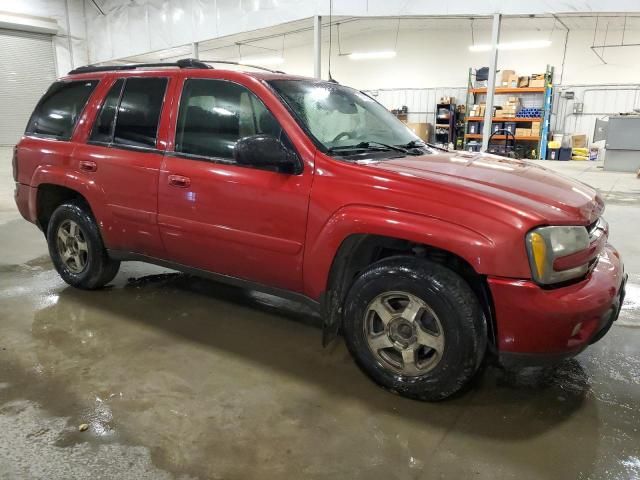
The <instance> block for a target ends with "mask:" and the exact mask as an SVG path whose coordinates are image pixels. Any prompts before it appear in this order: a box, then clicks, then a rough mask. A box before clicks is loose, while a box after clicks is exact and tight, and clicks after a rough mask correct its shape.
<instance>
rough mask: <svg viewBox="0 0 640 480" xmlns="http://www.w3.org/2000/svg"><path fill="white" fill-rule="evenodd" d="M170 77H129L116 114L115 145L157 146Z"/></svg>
mask: <svg viewBox="0 0 640 480" xmlns="http://www.w3.org/2000/svg"><path fill="white" fill-rule="evenodd" d="M166 88H167V79H166V78H127V79H126V82H125V85H124V92H123V93H122V98H121V100H120V105H119V106H118V109H117V113H116V126H115V129H114V136H113V143H115V144H117V145H130V146H134V147H150V148H154V147H155V146H156V135H157V133H158V122H159V120H160V111H161V110H162V101H163V99H164V92H165V90H166Z"/></svg>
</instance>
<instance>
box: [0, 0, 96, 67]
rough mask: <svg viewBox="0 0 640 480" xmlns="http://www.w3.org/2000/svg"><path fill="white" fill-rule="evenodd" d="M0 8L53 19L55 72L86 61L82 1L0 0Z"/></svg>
mask: <svg viewBox="0 0 640 480" xmlns="http://www.w3.org/2000/svg"><path fill="white" fill-rule="evenodd" d="M0 11H2V12H9V13H15V14H21V15H33V16H37V17H47V18H51V19H53V20H55V21H56V23H57V25H58V34H57V35H56V36H54V39H53V42H54V45H55V52H56V66H57V70H58V74H59V75H62V74H64V73H66V72H68V71H69V70H71V68H72V66H74V67H77V66H80V65H86V64H87V63H89V58H88V56H87V42H86V28H85V15H84V0H29V1H26V0H22V1H18V0H0ZM67 11H68V13H69V22H68V23H69V27H70V28H69V29H68V28H67ZM68 30H70V31H68ZM69 38H70V39H71V46H70V45H69ZM71 52H73V54H72V53H71Z"/></svg>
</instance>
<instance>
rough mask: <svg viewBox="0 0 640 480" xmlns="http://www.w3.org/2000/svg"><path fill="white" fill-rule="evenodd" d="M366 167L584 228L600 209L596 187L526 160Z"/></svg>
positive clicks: (465, 157)
mask: <svg viewBox="0 0 640 480" xmlns="http://www.w3.org/2000/svg"><path fill="white" fill-rule="evenodd" d="M369 166H371V167H373V168H377V169H380V170H385V171H389V172H395V173H398V174H401V175H403V176H404V177H415V178H419V179H424V180H430V181H436V182H439V183H446V184H450V185H451V186H455V187H456V188H461V189H467V190H469V189H470V190H473V191H475V192H476V193H479V194H481V195H482V196H484V197H492V199H493V200H498V201H499V202H501V203H503V204H505V206H509V207H512V208H513V207H515V208H523V209H526V210H527V211H529V212H531V213H533V212H536V213H537V214H538V215H540V216H541V218H542V219H544V220H547V221H549V222H561V223H574V224H589V223H592V222H593V221H595V220H596V219H597V218H598V217H599V216H600V215H601V213H602V210H603V209H604V203H603V201H602V198H601V197H600V196H599V195H598V193H597V191H596V190H595V189H593V188H591V187H589V186H588V185H585V184H584V183H582V182H578V181H576V180H573V179H571V178H568V177H565V176H563V175H561V174H558V173H556V172H554V171H552V170H549V169H546V168H543V167H541V166H539V165H536V164H535V163H533V162H530V161H523V160H513V159H509V158H505V157H499V156H496V155H490V154H480V153H469V152H456V153H453V152H442V153H440V152H438V153H433V154H426V155H420V156H411V157H402V158H398V159H387V160H384V161H381V162H372V163H370V164H369Z"/></svg>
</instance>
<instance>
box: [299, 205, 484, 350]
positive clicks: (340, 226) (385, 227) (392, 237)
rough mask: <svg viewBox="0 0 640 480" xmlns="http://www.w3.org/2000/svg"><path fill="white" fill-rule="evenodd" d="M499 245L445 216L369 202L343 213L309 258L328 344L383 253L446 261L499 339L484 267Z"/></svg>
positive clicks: (327, 228) (308, 277)
mask: <svg viewBox="0 0 640 480" xmlns="http://www.w3.org/2000/svg"><path fill="white" fill-rule="evenodd" d="M336 237H338V240H337V241H336ZM493 248H494V245H493V242H492V241H491V240H490V239H488V238H486V237H483V236H482V235H480V234H478V233H476V232H474V231H472V230H469V229H467V228H465V227H461V226H459V225H455V224H450V223H448V222H445V221H443V220H440V219H435V218H429V217H423V216H419V215H415V214H407V213H405V212H398V211H394V210H387V209H375V208H374V209H369V208H364V207H358V208H354V209H350V211H341V212H339V213H338V215H335V216H334V217H333V218H332V219H331V220H330V221H329V222H327V224H326V226H325V228H324V229H323V230H322V231H321V233H320V234H319V235H317V237H316V240H315V241H314V242H313V245H312V246H311V248H309V250H308V251H309V253H310V255H309V256H308V257H307V259H308V261H305V283H306V287H307V288H308V289H309V290H311V292H312V298H313V293H314V292H315V291H314V285H311V284H309V283H307V282H317V283H316V284H315V288H316V289H317V290H319V293H318V296H319V298H320V304H321V309H322V314H323V319H324V328H323V343H324V344H325V345H326V344H327V343H329V342H330V341H331V339H332V338H334V337H335V335H336V334H337V332H338V330H339V327H340V324H341V322H342V315H341V314H342V305H343V303H344V299H345V298H346V295H347V293H348V290H349V287H350V286H351V284H352V283H353V281H354V279H355V278H356V277H357V276H358V274H359V272H361V271H362V270H363V269H364V268H366V267H367V266H369V265H371V264H372V263H374V262H376V261H378V260H381V259H382V258H385V257H388V256H392V255H410V256H417V257H421V256H422V257H425V258H428V259H430V260H435V261H437V262H438V263H442V264H443V265H445V266H447V267H448V268H450V269H452V270H453V271H455V272H456V273H458V274H459V275H460V276H461V277H462V278H463V279H464V280H465V281H466V282H467V283H468V284H469V285H470V286H471V288H472V290H473V291H474V293H476V295H477V297H478V299H479V301H480V303H481V305H482V308H483V311H484V314H485V317H486V319H487V327H488V331H489V336H490V343H492V344H495V320H494V315H493V300H492V297H491V292H490V290H489V288H488V285H487V282H486V275H485V274H484V273H483V272H482V270H481V267H485V266H486V265H487V260H486V259H487V257H488V256H489V255H488V253H489V252H490V251H491V250H493ZM323 262H325V263H324V264H323Z"/></svg>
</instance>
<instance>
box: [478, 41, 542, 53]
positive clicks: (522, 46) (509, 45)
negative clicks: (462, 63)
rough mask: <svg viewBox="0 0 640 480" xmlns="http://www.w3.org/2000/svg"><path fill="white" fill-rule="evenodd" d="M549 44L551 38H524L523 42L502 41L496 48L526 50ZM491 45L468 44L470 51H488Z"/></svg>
mask: <svg viewBox="0 0 640 480" xmlns="http://www.w3.org/2000/svg"><path fill="white" fill-rule="evenodd" d="M549 46H551V40H526V41H523V42H503V43H499V44H498V50H527V49H530V48H546V47H549ZM489 50H491V45H489V44H480V45H471V46H469V51H470V52H488V51H489Z"/></svg>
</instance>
